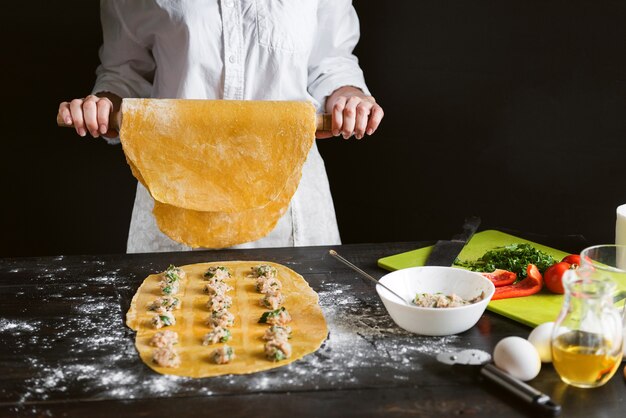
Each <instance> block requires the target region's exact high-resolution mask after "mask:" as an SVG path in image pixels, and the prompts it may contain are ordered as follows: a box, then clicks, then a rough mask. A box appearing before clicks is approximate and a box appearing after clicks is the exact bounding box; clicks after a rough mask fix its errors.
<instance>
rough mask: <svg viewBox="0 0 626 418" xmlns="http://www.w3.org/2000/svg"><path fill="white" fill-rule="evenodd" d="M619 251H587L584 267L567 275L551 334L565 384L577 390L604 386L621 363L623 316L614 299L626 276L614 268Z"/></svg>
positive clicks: (612, 248) (600, 248) (602, 248)
mask: <svg viewBox="0 0 626 418" xmlns="http://www.w3.org/2000/svg"><path fill="white" fill-rule="evenodd" d="M607 247H609V248H607ZM615 247H616V246H614V245H613V246H608V245H607V246H604V245H603V246H595V247H589V248H586V249H585V250H583V252H582V253H581V266H580V268H578V269H576V270H569V271H567V272H566V273H565V274H564V276H563V287H564V288H565V296H564V300H563V306H562V308H561V312H560V314H559V316H558V318H557V320H556V322H555V324H554V329H553V332H552V359H553V364H554V368H555V369H556V371H557V373H558V374H559V376H560V377H561V380H563V381H564V382H565V383H568V384H570V385H572V386H576V387H581V388H593V387H598V386H602V385H603V384H605V383H606V382H607V381H608V380H609V379H610V378H611V377H612V376H613V375H614V374H615V371H616V370H617V368H618V367H619V365H620V362H621V360H622V353H623V351H622V350H623V347H622V346H623V326H624V325H623V318H622V316H623V313H622V312H621V311H620V310H619V309H618V308H617V307H616V306H614V304H613V296H614V294H615V292H616V289H617V285H618V282H621V280H619V279H623V280H624V281H623V284H624V285H626V271H622V270H621V269H619V268H617V267H616V266H615V261H614V260H615V257H614V255H615V252H616V248H615ZM610 253H612V254H613V258H612V260H613V261H610V258H611V256H610ZM622 274H623V276H622ZM616 279H617V280H616Z"/></svg>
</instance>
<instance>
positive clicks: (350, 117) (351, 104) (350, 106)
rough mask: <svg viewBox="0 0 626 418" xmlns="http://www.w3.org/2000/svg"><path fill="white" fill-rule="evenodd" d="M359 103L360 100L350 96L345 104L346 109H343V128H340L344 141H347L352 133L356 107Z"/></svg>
mask: <svg viewBox="0 0 626 418" xmlns="http://www.w3.org/2000/svg"><path fill="white" fill-rule="evenodd" d="M360 102H361V98H359V97H356V96H352V97H350V99H348V101H347V102H346V107H345V108H344V109H343V126H342V127H341V134H342V135H343V138H344V139H348V138H350V137H351V136H352V133H353V132H354V124H355V122H356V107H357V105H358V104H359V103H360Z"/></svg>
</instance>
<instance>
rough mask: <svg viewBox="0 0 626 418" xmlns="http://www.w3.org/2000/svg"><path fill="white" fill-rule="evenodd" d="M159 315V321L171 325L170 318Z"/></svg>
mask: <svg viewBox="0 0 626 418" xmlns="http://www.w3.org/2000/svg"><path fill="white" fill-rule="evenodd" d="M159 317H160V318H161V321H163V323H164V324H165V325H172V321H171V320H170V317H169V316H165V315H159Z"/></svg>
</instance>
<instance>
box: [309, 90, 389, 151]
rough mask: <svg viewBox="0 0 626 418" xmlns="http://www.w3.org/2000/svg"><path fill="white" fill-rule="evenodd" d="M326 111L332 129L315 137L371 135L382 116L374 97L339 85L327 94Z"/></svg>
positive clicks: (358, 137) (360, 136)
mask: <svg viewBox="0 0 626 418" xmlns="http://www.w3.org/2000/svg"><path fill="white" fill-rule="evenodd" d="M326 112H327V113H331V114H332V117H333V123H332V130H331V131H330V132H328V131H326V132H318V133H316V135H315V136H316V137H317V138H330V137H332V136H339V135H342V136H343V137H344V139H348V138H350V137H351V136H352V135H354V137H355V138H356V139H361V138H363V136H365V134H367V135H372V134H373V133H374V132H375V131H376V129H377V128H378V125H379V124H380V121H381V120H382V118H383V116H384V112H383V108H382V107H380V106H379V105H378V103H376V99H374V98H373V97H372V96H367V95H366V94H364V93H363V92H362V91H361V90H360V89H358V88H356V87H352V86H344V87H340V88H338V89H337V90H335V91H334V92H333V93H332V94H331V95H330V96H328V99H326Z"/></svg>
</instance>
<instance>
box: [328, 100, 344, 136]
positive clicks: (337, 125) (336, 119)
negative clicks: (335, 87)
mask: <svg viewBox="0 0 626 418" xmlns="http://www.w3.org/2000/svg"><path fill="white" fill-rule="evenodd" d="M345 106H346V98H345V97H344V96H341V97H338V98H337V101H336V102H335V104H334V105H333V112H332V115H333V123H332V125H331V132H332V133H333V136H339V134H340V133H341V127H342V126H343V109H344V108H345Z"/></svg>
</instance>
